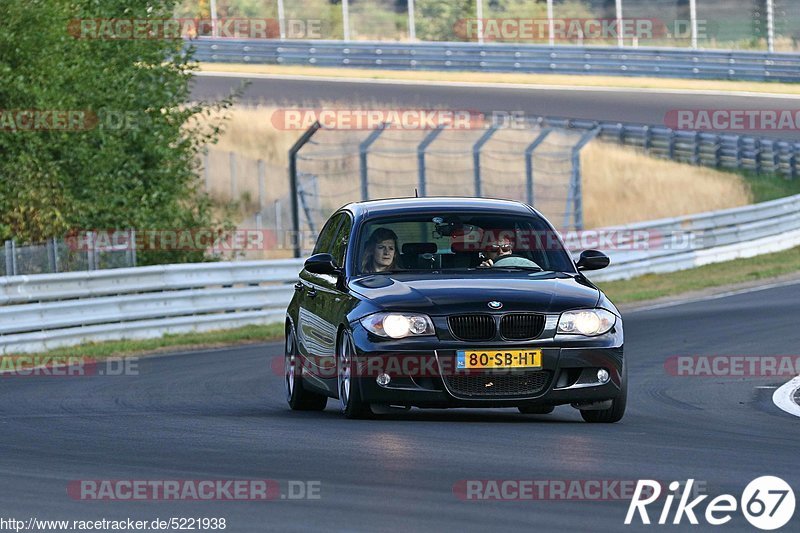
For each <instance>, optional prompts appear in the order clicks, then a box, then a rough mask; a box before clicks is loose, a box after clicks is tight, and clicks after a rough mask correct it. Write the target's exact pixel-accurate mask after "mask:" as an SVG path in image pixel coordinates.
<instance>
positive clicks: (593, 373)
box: [353, 323, 626, 408]
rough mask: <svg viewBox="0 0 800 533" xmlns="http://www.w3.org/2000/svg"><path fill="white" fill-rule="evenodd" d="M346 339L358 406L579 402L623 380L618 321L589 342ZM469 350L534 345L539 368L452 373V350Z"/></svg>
mask: <svg viewBox="0 0 800 533" xmlns="http://www.w3.org/2000/svg"><path fill="white" fill-rule="evenodd" d="M353 340H354V343H355V346H356V352H357V354H356V361H357V365H358V372H357V373H356V374H357V375H358V377H357V378H356V379H355V381H356V384H355V386H358V387H360V390H361V398H362V400H363V401H365V402H368V403H374V404H384V405H396V406H415V407H431V408H448V407H517V406H523V405H530V406H533V405H562V404H581V405H585V404H591V403H594V402H603V401H606V400H610V399H614V398H616V397H617V396H618V395H619V394H620V391H621V389H622V386H623V380H624V379H625V375H626V372H625V360H624V357H623V334H622V324H621V323H618V324H617V325H616V326H615V328H614V329H613V330H612V331H611V332H609V333H607V334H605V335H602V336H599V337H593V338H587V337H580V338H578V337H570V336H565V335H561V336H555V337H553V338H549V339H536V340H534V341H526V342H500V343H497V342H489V343H486V342H482V343H464V342H453V341H440V340H439V339H437V338H436V337H421V338H415V339H403V340H400V341H387V340H383V339H378V338H376V337H374V336H373V335H371V334H369V333H368V332H367V331H366V330H364V329H363V327H361V325H360V324H354V325H353ZM476 348H486V349H506V350H507V349H535V348H538V349H541V350H542V366H541V368H537V369H513V370H503V371H472V372H471V373H470V374H469V377H466V376H465V375H464V371H461V370H457V369H456V364H455V357H456V351H457V350H463V349H476ZM601 368H602V369H606V370H607V371H608V374H609V379H608V381H607V382H605V383H601V382H599V381H597V370H599V369H601ZM380 374H387V375H389V377H390V378H391V381H390V382H389V383H388V384H386V385H379V384H378V381H377V379H376V378H377V377H378V376H379V375H380ZM456 378H458V379H456ZM529 378H530V379H529ZM533 378H535V379H536V380H538V381H537V383H538V385H537V386H535V387H527V390H523V391H522V392H520V391H519V390H515V388H514V387H515V386H516V385H515V384H529V383H531V382H532V381H531V379H533ZM456 383H460V384H463V383H469V384H470V385H469V387H470V388H469V389H468V390H465V389H464V387H462V386H461V385H459V386H458V387H457V386H456ZM504 384H506V385H505V386H504ZM500 389H502V390H500Z"/></svg>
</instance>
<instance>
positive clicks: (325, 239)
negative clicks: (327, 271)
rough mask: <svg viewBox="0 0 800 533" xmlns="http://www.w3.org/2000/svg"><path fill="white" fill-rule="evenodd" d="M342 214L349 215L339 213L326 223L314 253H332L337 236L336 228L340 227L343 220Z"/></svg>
mask: <svg viewBox="0 0 800 533" xmlns="http://www.w3.org/2000/svg"><path fill="white" fill-rule="evenodd" d="M342 216H347V215H343V214H338V215H336V216H335V217H332V218H331V219H330V220H328V223H327V224H325V227H323V228H322V231H320V232H319V237H317V244H316V246H314V252H313V253H314V254H329V253H332V251H331V249H332V247H333V239H334V237H335V236H336V230H337V228H338V227H339V223H340V222H341V221H342Z"/></svg>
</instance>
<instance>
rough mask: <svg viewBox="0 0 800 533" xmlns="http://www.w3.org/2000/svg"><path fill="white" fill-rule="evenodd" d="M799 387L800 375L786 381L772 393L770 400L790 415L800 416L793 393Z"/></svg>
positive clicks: (799, 406)
mask: <svg viewBox="0 0 800 533" xmlns="http://www.w3.org/2000/svg"><path fill="white" fill-rule="evenodd" d="M797 389H800V376H797V377H796V378H794V379H793V380H791V381H790V382H789V383H786V384H785V385H783V386H782V387H780V388H779V389H778V390H776V391H775V393H774V394H773V395H772V402H773V403H774V404H775V405H777V406H778V407H779V408H780V409H783V410H784V411H786V412H787V413H789V414H790V415H794V416H798V417H800V405H797V403H795V401H794V393H795V391H797Z"/></svg>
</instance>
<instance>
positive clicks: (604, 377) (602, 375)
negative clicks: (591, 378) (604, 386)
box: [597, 368, 609, 383]
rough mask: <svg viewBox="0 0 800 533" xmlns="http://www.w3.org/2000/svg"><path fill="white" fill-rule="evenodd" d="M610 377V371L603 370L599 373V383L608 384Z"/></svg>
mask: <svg viewBox="0 0 800 533" xmlns="http://www.w3.org/2000/svg"><path fill="white" fill-rule="evenodd" d="M608 377H609V376H608V370H606V369H605V368H601V369H600V370H598V371H597V381H599V382H600V383H605V382H607V381H608Z"/></svg>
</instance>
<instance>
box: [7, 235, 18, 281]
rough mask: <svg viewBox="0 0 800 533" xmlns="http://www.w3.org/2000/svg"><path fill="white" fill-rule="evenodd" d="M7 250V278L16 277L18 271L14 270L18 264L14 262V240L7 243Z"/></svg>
mask: <svg viewBox="0 0 800 533" xmlns="http://www.w3.org/2000/svg"><path fill="white" fill-rule="evenodd" d="M5 249H6V253H5V257H6V276H14V275H15V274H16V272H15V270H16V269H15V268H14V266H15V263H16V261H15V260H14V241H13V240H11V241H6V244H5Z"/></svg>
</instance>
